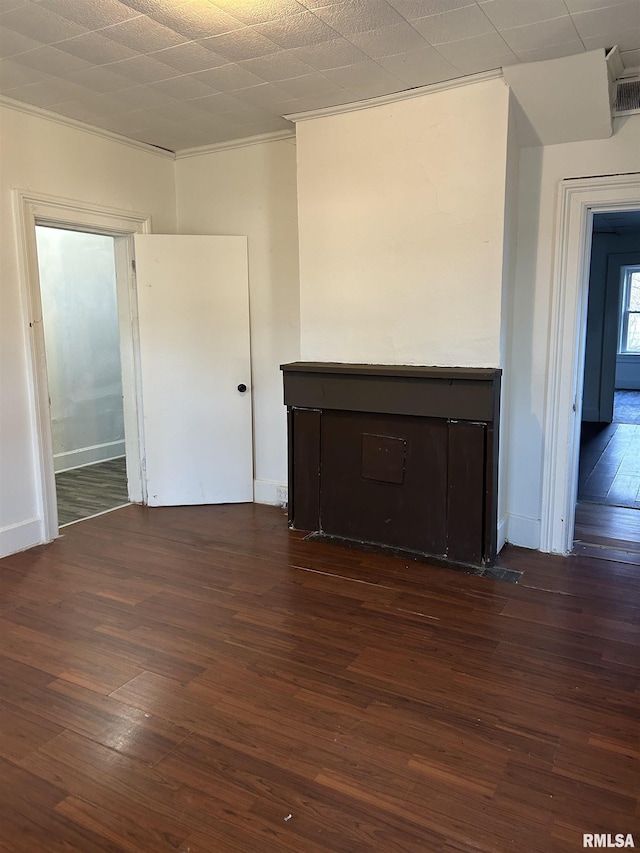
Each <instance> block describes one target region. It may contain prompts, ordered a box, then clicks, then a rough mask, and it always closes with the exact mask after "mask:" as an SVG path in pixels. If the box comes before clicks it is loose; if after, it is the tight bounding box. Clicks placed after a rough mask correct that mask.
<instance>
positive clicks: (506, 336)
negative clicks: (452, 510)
mask: <svg viewBox="0 0 640 853" xmlns="http://www.w3.org/2000/svg"><path fill="white" fill-rule="evenodd" d="M514 106H515V105H514V98H513V93H511V94H510V97H509V124H508V136H507V163H506V171H505V205H504V223H503V228H504V246H503V253H502V329H501V339H500V364H501V365H502V394H501V399H500V439H499V440H500V445H499V459H500V464H499V479H498V550H500V549H501V548H502V546H503V545H504V542H505V537H506V529H507V483H508V469H509V454H510V435H509V426H510V423H511V418H510V414H509V409H510V406H511V399H510V397H509V394H508V393H507V391H508V388H509V384H510V381H511V377H510V375H509V374H510V371H511V363H512V358H511V351H512V349H513V347H514V346H517V341H514V339H513V328H512V324H511V323H510V322H509V318H510V317H511V315H512V313H513V303H514V290H515V274H516V261H517V243H518V189H519V180H518V176H519V168H520V143H519V132H518V126H517V115H518V114H517V111H516V110H515V109H514Z"/></svg>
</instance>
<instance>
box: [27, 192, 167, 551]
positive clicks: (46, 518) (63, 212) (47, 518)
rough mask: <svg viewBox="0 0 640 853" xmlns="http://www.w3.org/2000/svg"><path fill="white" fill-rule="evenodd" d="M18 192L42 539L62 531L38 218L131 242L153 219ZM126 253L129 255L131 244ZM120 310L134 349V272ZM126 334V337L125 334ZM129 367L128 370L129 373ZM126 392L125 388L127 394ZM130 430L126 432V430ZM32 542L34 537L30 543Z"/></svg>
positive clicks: (136, 447)
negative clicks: (124, 303)
mask: <svg viewBox="0 0 640 853" xmlns="http://www.w3.org/2000/svg"><path fill="white" fill-rule="evenodd" d="M13 194H14V209H15V215H16V220H17V222H16V225H17V227H16V232H17V238H18V256H19V264H20V278H21V285H22V293H23V294H24V302H25V308H26V314H25V316H26V318H27V322H28V324H29V332H30V334H29V345H30V346H29V356H30V371H29V372H30V397H31V409H32V411H31V414H32V420H33V422H34V423H35V425H36V429H35V431H34V458H35V460H36V496H37V497H36V500H37V511H38V513H39V514H40V515H41V525H42V527H41V535H42V538H41V539H40V541H44V542H49V541H51V540H52V539H54V538H55V537H56V536H57V535H58V517H57V501H56V484H55V474H54V463H53V445H52V440H51V417H50V404H49V387H48V377H47V363H46V351H45V342H44V330H43V326H42V304H41V300H40V277H39V274H38V256H37V248H36V232H35V226H36V224H40V225H57V226H59V227H60V226H62V227H64V228H69V229H75V230H83V231H91V232H93V233H100V234H106V235H109V236H112V237H115V238H116V241H115V242H116V244H117V243H118V242H119V241H118V239H117V238H121V237H124V238H127V239H125V240H124V241H123V243H125V244H126V245H127V246H128V244H129V242H130V240H129V238H130V236H131V235H132V234H134V233H136V232H141V233H149V232H150V230H151V219H150V217H148V216H147V215H146V214H142V213H135V212H132V211H125V210H118V209H116V208H106V207H105V208H103V207H99V206H97V205H93V204H88V203H85V202H81V201H75V200H72V199H64V198H56V197H55V196H50V195H44V194H34V193H31V192H28V191H24V190H19V189H16V190H14V191H13ZM124 257H126V258H129V257H130V255H129V254H128V250H126V251H125V254H124ZM120 277H121V276H118V275H116V283H117V286H118V302H119V315H120V317H121V320H122V317H123V313H124V314H126V317H127V323H126V329H127V331H128V334H126V333H125V334H124V335H122V334H121V350H122V351H125V350H126V349H127V347H129V348H130V349H131V350H132V352H133V350H135V347H136V337H135V335H136V329H137V323H136V319H137V315H136V309H135V305H134V304H133V303H134V302H135V290H134V292H133V294H132V293H131V277H130V275H127V276H126V280H125V284H124V288H125V289H127V288H128V290H127V292H126V293H125V294H122V290H123V286H122V285H120V284H119V283H118V278H120ZM123 295H124V300H125V301H126V302H127V304H126V305H125V308H124V309H123V311H121V310H120V302H121V299H122V297H123ZM124 339H128V340H124ZM136 364H137V362H136V357H135V354H134V355H133V356H132V359H131V364H124V363H123V383H125V384H128V386H129V387H130V389H131V390H130V392H129V393H130V395H131V396H134V397H135V398H136V400H137V405H136V404H134V408H136V409H137V411H136V412H135V415H134V417H133V419H132V418H131V416H130V417H129V419H127V410H126V409H125V436H126V442H127V454H129V450H130V449H131V455H132V457H133V464H134V466H135V467H134V469H133V470H131V471H130V470H129V468H130V460H127V475H128V479H129V488H130V497H131V499H132V500H136V499H139V493H141V492H142V489H143V486H142V479H143V478H142V467H143V466H142V457H143V452H142V447H141V442H142V435H141V434H140V433H139V430H138V422H139V418H140V417H141V413H140V408H141V406H140V403H139V401H140V393H139V383H138V381H137V371H136ZM127 370H128V371H129V373H127ZM127 396H128V395H127V394H126V393H125V395H124V397H125V398H126V397H127ZM127 433H128V434H127ZM32 544H34V543H32Z"/></svg>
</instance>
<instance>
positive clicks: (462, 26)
mask: <svg viewBox="0 0 640 853" xmlns="http://www.w3.org/2000/svg"><path fill="white" fill-rule="evenodd" d="M411 26H412V27H415V29H416V30H417V31H418V32H419V33H421V35H423V36H424V37H425V38H426V40H427V41H428V42H429V43H430V44H446V43H447V42H450V41H461V40H462V39H468V38H473V37H474V36H482V35H485V33H493V32H495V29H494V27H493V25H492V23H491V21H490V20H489V19H488V18H487V16H486V15H483V13H482V11H481V10H480V9H479V8H478V6H465V7H464V8H463V9H454V10H452V11H451V12H442V13H440V14H439V15H429V17H428V18H417V19H415V20H412V21H411Z"/></svg>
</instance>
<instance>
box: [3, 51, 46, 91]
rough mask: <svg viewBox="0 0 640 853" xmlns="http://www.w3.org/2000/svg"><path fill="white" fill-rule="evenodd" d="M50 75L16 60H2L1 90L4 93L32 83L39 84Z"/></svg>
mask: <svg viewBox="0 0 640 853" xmlns="http://www.w3.org/2000/svg"><path fill="white" fill-rule="evenodd" d="M47 76H48V75H47V74H45V73H44V72H43V71H38V70H37V69H36V68H29V67H28V66H27V65H22V64H21V63H19V62H17V61H16V60H14V59H2V60H0V90H1V91H3V92H6V91H8V90H9V89H15V88H16V87H18V86H28V85H29V84H30V83H39V82H40V81H41V80H44V79H45V78H46V77H47Z"/></svg>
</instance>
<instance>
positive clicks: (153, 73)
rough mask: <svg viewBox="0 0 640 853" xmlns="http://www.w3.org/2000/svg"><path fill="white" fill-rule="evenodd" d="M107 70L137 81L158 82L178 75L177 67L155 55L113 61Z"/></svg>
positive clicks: (133, 82)
mask: <svg viewBox="0 0 640 853" xmlns="http://www.w3.org/2000/svg"><path fill="white" fill-rule="evenodd" d="M105 68H106V70H107V71H111V72H112V73H113V74H120V75H121V76H122V77H126V78H127V80H131V81H132V83H130V84H129V85H133V84H135V83H157V82H158V81H160V80H167V79H169V78H170V77H177V76H178V75H177V73H176V70H175V68H171V67H170V66H169V65H165V64H164V62H158V60H157V59H155V58H154V56H153V55H149V54H147V55H145V56H132V57H131V58H130V59H122V60H120V62H112V63H111V64H109V65H107V66H105Z"/></svg>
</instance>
